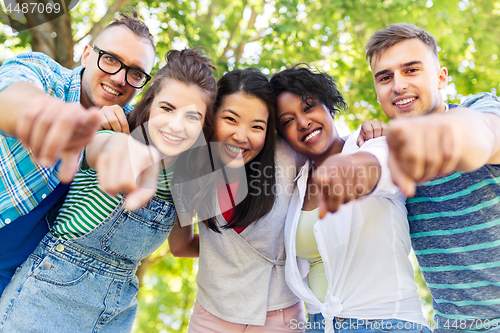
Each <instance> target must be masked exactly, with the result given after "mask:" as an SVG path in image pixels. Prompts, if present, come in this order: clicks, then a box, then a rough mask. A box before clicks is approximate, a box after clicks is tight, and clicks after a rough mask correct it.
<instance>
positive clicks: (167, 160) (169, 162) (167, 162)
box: [161, 155, 178, 170]
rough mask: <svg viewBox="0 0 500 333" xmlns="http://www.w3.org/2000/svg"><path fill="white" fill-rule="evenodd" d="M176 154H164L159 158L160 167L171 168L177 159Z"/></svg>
mask: <svg viewBox="0 0 500 333" xmlns="http://www.w3.org/2000/svg"><path fill="white" fill-rule="evenodd" d="M177 157H178V156H166V155H164V156H163V158H162V159H161V168H162V169H164V170H166V169H169V168H171V167H172V166H173V165H174V163H175V161H176V160H177Z"/></svg>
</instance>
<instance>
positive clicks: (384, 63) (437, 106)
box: [371, 39, 448, 119]
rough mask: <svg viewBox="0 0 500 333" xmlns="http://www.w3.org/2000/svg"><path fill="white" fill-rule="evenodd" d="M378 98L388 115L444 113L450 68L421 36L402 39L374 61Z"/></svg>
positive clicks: (395, 116) (373, 67)
mask: <svg viewBox="0 0 500 333" xmlns="http://www.w3.org/2000/svg"><path fill="white" fill-rule="evenodd" d="M371 67H372V73H373V79H374V82H375V90H376V91H377V99H378V101H379V103H380V105H381V106H382V109H383V110H384V112H385V114H386V115H387V116H388V117H389V118H391V119H392V118H397V117H411V116H418V115H423V114H428V113H433V112H444V109H445V106H444V103H443V99H442V97H441V93H440V91H439V90H441V89H444V88H446V80H447V74H448V71H447V70H446V68H445V67H441V68H439V62H438V59H437V58H436V56H435V55H434V54H433V53H432V51H431V49H430V48H429V47H428V46H426V45H425V44H424V43H423V42H422V41H420V40H418V39H410V40H406V41H403V42H399V43H397V44H395V45H394V46H392V47H389V48H388V49H386V50H385V51H384V52H383V53H382V54H380V57H374V58H373V60H372V63H371Z"/></svg>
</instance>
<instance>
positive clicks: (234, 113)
mask: <svg viewBox="0 0 500 333" xmlns="http://www.w3.org/2000/svg"><path fill="white" fill-rule="evenodd" d="M222 112H229V113H232V114H233V115H235V116H236V117H238V118H241V117H240V115H239V114H237V113H236V112H234V111H233V110H229V109H226V110H223V111H222Z"/></svg>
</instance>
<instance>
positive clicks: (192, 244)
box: [168, 219, 200, 258]
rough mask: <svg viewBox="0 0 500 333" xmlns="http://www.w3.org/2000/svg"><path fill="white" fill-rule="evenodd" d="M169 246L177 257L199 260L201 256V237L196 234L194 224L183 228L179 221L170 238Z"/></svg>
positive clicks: (176, 221) (175, 224)
mask: <svg viewBox="0 0 500 333" xmlns="http://www.w3.org/2000/svg"><path fill="white" fill-rule="evenodd" d="M168 246H170V252H171V253H172V254H173V255H174V256H175V257H185V258H197V257H199V256H200V235H198V234H195V233H194V227H193V224H190V225H187V226H184V227H181V225H180V223H179V219H177V220H175V223H174V227H173V228H172V231H171V232H170V235H169V236H168Z"/></svg>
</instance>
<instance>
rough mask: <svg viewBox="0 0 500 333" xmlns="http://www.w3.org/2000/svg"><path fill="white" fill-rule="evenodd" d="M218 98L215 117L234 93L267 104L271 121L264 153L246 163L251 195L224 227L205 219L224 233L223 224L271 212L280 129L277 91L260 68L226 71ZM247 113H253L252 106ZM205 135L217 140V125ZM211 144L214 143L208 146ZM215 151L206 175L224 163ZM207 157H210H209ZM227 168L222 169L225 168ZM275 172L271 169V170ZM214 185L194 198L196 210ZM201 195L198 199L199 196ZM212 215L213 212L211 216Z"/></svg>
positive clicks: (239, 222)
mask: <svg viewBox="0 0 500 333" xmlns="http://www.w3.org/2000/svg"><path fill="white" fill-rule="evenodd" d="M217 85H218V87H217V98H216V100H215V104H214V108H213V110H212V112H213V116H212V117H211V118H212V119H214V118H215V114H216V113H217V111H218V108H219V107H220V106H221V104H222V103H223V101H224V99H225V98H226V97H227V96H229V95H232V94H236V93H245V94H247V95H250V96H253V97H256V98H258V99H260V100H261V101H262V102H264V104H265V105H266V107H267V109H268V111H269V120H268V125H267V130H266V138H265V143H264V147H263V148H262V150H261V151H260V153H259V154H258V155H257V156H256V157H255V158H254V159H253V160H252V161H250V162H248V163H247V164H245V171H246V181H247V184H250V182H251V186H248V194H247V196H246V197H245V198H244V199H243V200H242V201H241V202H240V203H239V204H237V205H236V207H234V208H233V214H232V217H231V219H230V220H229V221H227V222H228V223H227V224H224V225H222V226H220V225H217V218H216V217H210V218H208V219H205V220H204V223H205V224H206V225H207V226H208V227H209V228H210V229H212V230H213V231H216V232H220V231H219V227H222V228H227V229H229V228H242V227H246V226H248V225H250V224H251V223H253V222H255V221H257V220H259V219H260V218H262V217H263V216H265V215H266V214H268V213H269V212H270V211H271V209H272V207H273V205H274V201H275V195H274V193H273V189H274V186H275V183H276V178H275V171H276V168H275V163H274V150H275V147H276V132H275V121H276V120H275V115H274V113H275V100H274V94H273V92H272V90H271V86H270V85H269V81H268V79H267V78H266V77H265V76H264V74H262V73H261V72H260V71H259V70H257V69H255V68H247V69H243V70H233V71H231V72H229V73H227V74H225V75H224V76H223V77H222V78H221V79H220V80H219V81H218V83H217ZM247 112H252V110H251V109H249V110H247ZM204 131H205V136H206V138H207V141H208V142H214V141H215V135H216V131H217V128H216V127H215V126H205V128H204ZM208 147H210V145H208ZM213 154H216V152H213V151H211V152H210V151H209V155H210V156H209V157H210V161H209V162H208V161H207V162H206V163H204V164H203V163H202V165H203V167H204V171H202V173H203V174H207V173H209V172H213V171H215V170H212V169H218V168H219V167H220V165H218V164H217V163H216V162H215V163H214V160H217V157H216V156H214V155H213ZM205 158H206V157H205ZM223 169H224V168H222V170H223ZM269 171H271V172H269ZM213 184H214V183H212V186H206V187H205V188H203V189H202V190H200V192H199V193H198V194H197V195H196V196H195V198H193V200H192V201H191V202H192V203H193V209H203V207H200V206H197V202H199V200H200V199H201V198H203V197H210V196H211V195H213V191H214V188H213ZM196 198H198V200H197V199H196ZM205 203H206V204H207V205H212V206H213V201H210V202H207V201H206V200H205ZM206 210H211V211H214V208H213V207H208V208H206ZM211 216H212V215H211Z"/></svg>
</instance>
